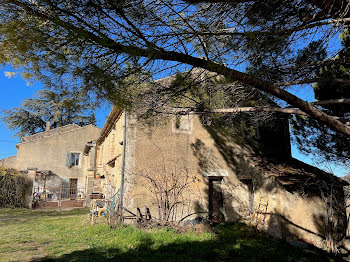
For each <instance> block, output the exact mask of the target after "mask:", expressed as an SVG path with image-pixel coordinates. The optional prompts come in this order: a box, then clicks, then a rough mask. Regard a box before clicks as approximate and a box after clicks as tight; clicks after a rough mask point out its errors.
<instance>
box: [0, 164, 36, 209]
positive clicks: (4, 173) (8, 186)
mask: <svg viewBox="0 0 350 262" xmlns="http://www.w3.org/2000/svg"><path fill="white" fill-rule="evenodd" d="M29 186H30V180H29V179H28V177H27V176H26V175H25V174H23V173H20V172H18V171H16V170H15V169H6V168H0V207H5V208H15V207H25V194H26V190H27V189H28V187H29Z"/></svg>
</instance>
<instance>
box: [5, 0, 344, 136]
mask: <svg viewBox="0 0 350 262" xmlns="http://www.w3.org/2000/svg"><path fill="white" fill-rule="evenodd" d="M8 2H10V3H12V4H14V5H17V6H19V7H21V8H22V9H23V10H25V11H26V12H27V13H29V14H32V15H35V16H36V17H38V18H40V19H44V20H46V21H47V20H49V21H51V22H53V23H55V24H56V25H58V26H60V27H62V28H64V29H66V30H68V31H71V32H73V33H75V34H76V35H77V36H78V37H80V38H81V39H83V40H85V41H87V42H93V43H95V44H97V45H100V46H102V47H105V48H109V49H112V50H114V51H115V52H116V53H124V54H127V55H130V56H133V57H145V58H151V59H154V60H158V59H159V60H164V61H174V62H181V63H184V64H188V65H191V66H194V67H200V68H203V69H206V70H208V71H211V72H215V73H218V74H219V75H223V76H225V77H226V78H227V79H228V80H232V81H239V82H241V83H243V84H245V85H249V86H253V87H255V88H257V89H259V90H261V91H264V92H267V93H269V94H272V95H274V96H275V97H277V98H279V99H282V100H284V101H286V102H287V103H289V104H290V105H292V106H294V107H296V108H298V109H300V110H301V111H303V112H304V113H306V114H308V115H309V116H310V117H313V118H315V119H317V120H319V121H320V122H322V123H324V124H325V125H327V126H329V127H330V128H332V129H333V130H335V131H338V132H341V133H343V134H346V135H349V136H350V127H349V126H347V125H345V124H343V123H342V122H341V121H339V120H337V119H335V118H334V117H332V116H330V115H327V114H326V113H324V112H322V111H321V110H319V109H317V108H316V107H314V106H313V105H312V104H310V103H308V102H306V101H304V100H302V99H301V98H299V97H297V96H295V95H293V94H291V93H289V92H288V91H286V90H283V89H281V88H279V87H276V86H274V85H273V84H271V83H268V82H265V81H263V80H261V79H259V78H256V77H254V76H251V75H248V74H246V73H243V72H240V71H237V70H234V69H231V68H228V67H227V66H225V65H223V64H217V63H215V62H213V61H209V60H205V59H201V58H197V57H194V56H191V55H188V54H183V53H179V52H176V51H167V50H164V49H159V50H154V49H153V48H140V47H138V46H134V45H124V44H121V43H118V42H115V41H114V40H113V39H111V38H109V37H108V36H106V35H104V34H102V33H101V34H99V35H96V34H94V33H92V32H90V31H88V30H86V29H85V28H82V27H78V26H76V25H73V24H71V23H69V22H67V21H64V20H63V18H61V17H59V16H57V15H55V14H53V13H52V12H45V11H44V12H43V11H40V10H38V9H37V7H35V6H33V4H29V2H25V1H20V0H8Z"/></svg>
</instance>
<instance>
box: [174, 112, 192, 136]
mask: <svg viewBox="0 0 350 262" xmlns="http://www.w3.org/2000/svg"><path fill="white" fill-rule="evenodd" d="M173 121H174V122H173V132H175V133H190V132H191V128H192V117H191V116H189V115H177V116H175V119H174V120H173Z"/></svg>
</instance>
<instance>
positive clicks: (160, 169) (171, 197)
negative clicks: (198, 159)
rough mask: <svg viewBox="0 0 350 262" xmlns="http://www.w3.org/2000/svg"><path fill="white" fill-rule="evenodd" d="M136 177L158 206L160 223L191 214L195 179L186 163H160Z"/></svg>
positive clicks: (137, 174) (153, 202) (177, 161)
mask: <svg viewBox="0 0 350 262" xmlns="http://www.w3.org/2000/svg"><path fill="white" fill-rule="evenodd" d="M135 175H136V177H137V178H138V179H137V180H138V183H142V185H143V186H144V188H146V192H147V195H148V196H149V197H150V198H151V202H152V204H153V205H155V206H156V208H157V211H158V219H159V221H163V222H164V221H165V222H169V221H175V220H177V214H181V215H180V216H181V217H184V216H185V215H187V213H188V212H190V206H191V198H190V195H191V194H192V193H191V192H190V191H189V188H190V186H191V184H192V183H194V181H195V178H194V177H191V175H190V174H189V172H188V169H187V165H186V162H185V161H180V160H176V161H171V162H170V163H167V164H166V163H165V161H163V163H162V162H159V164H158V165H155V166H152V167H148V168H146V169H143V170H142V171H139V172H137V173H136V174H135ZM186 209H187V210H186ZM187 211H188V212H187ZM181 217H180V219H181Z"/></svg>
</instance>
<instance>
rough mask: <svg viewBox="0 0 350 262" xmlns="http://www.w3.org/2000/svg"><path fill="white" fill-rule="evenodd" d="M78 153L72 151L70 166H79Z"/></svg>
mask: <svg viewBox="0 0 350 262" xmlns="http://www.w3.org/2000/svg"><path fill="white" fill-rule="evenodd" d="M79 157H80V154H79V153H72V166H79Z"/></svg>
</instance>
